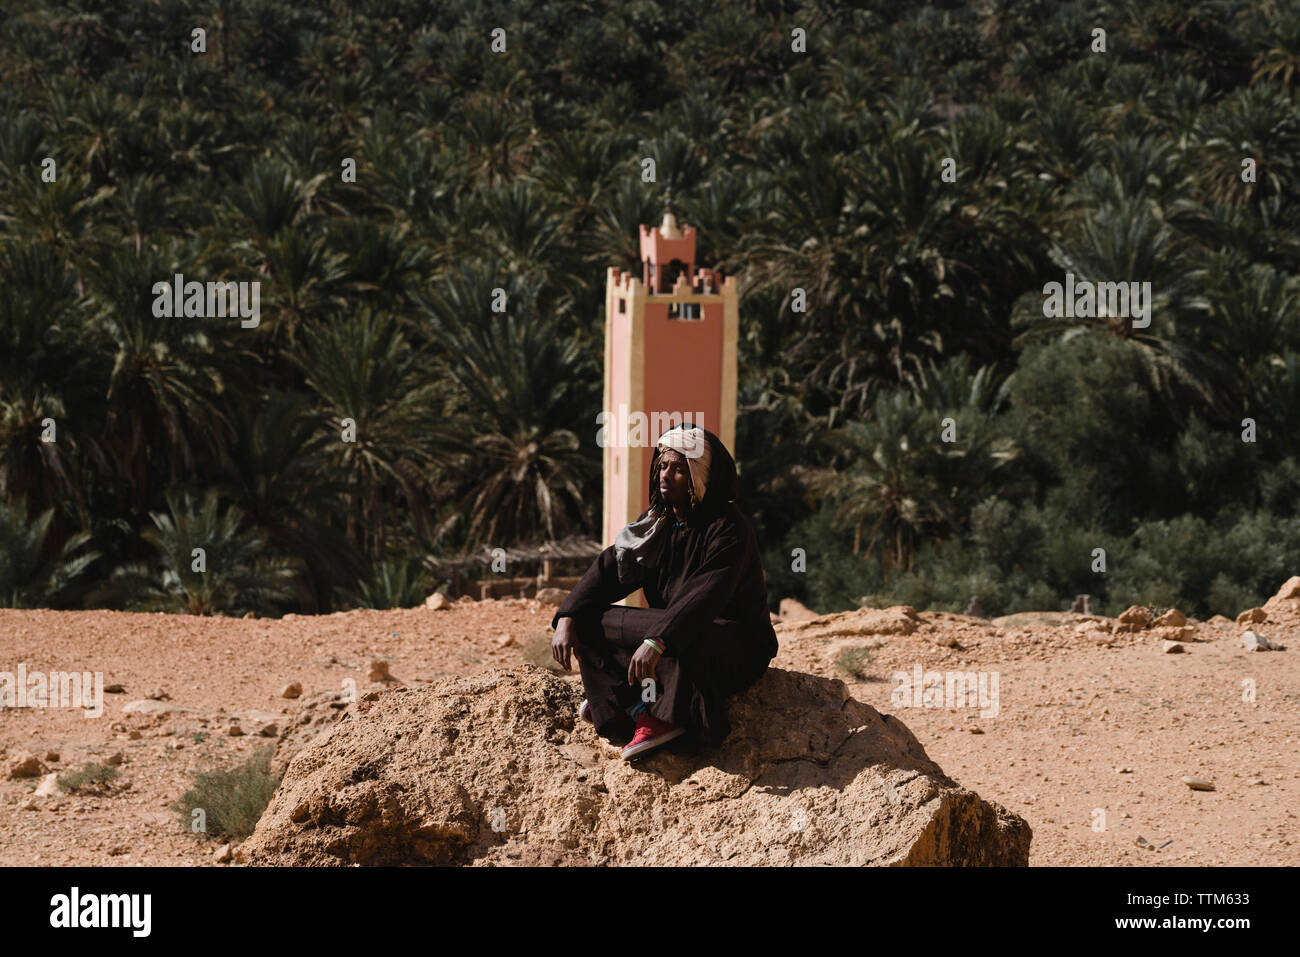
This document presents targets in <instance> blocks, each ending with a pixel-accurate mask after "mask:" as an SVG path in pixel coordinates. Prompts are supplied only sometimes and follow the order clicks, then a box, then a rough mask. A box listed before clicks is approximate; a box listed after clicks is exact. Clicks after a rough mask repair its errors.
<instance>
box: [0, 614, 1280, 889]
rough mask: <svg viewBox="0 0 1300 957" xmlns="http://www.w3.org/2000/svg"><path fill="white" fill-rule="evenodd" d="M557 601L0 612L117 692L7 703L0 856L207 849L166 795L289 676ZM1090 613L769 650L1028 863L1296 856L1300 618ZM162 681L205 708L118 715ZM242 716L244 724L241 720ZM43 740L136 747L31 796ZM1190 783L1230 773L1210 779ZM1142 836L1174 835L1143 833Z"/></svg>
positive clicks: (522, 651)
mask: <svg viewBox="0 0 1300 957" xmlns="http://www.w3.org/2000/svg"><path fill="white" fill-rule="evenodd" d="M1293 604H1295V605H1297V606H1300V598H1298V599H1296V600H1295V601H1294V602H1293ZM553 611H554V609H553V608H551V607H549V606H546V605H541V604H539V603H537V602H536V601H531V600H522V599H506V600H500V601H486V602H472V601H466V602H460V603H456V604H455V605H454V606H453V607H452V608H450V609H448V610H444V611H437V612H435V611H429V610H426V609H424V608H417V609H405V610H394V611H353V612H345V613H339V614H334V615H328V616H320V617H302V616H292V615H290V616H286V618H284V619H280V620H272V619H254V620H243V619H223V618H199V617H192V616H176V615H160V614H155V615H150V614H127V613H121V612H107V611H88V612H54V611H21V610H0V672H10V673H16V672H17V669H18V665H19V664H20V663H21V664H24V665H25V666H26V669H27V672H28V673H29V674H31V673H35V672H50V671H69V670H74V669H76V670H87V671H92V672H94V671H99V672H102V673H103V675H104V682H105V683H106V684H113V683H117V684H121V685H122V686H123V687H124V693H120V694H105V695H104V702H105V704H104V713H103V715H102V716H101V717H98V718H86V717H84V716H83V713H82V712H81V711H80V710H77V709H66V708H58V709H56V708H45V709H41V708H24V709H15V708H4V709H0V864H4V865H16V864H40V865H48V864H92V865H115V866H122V865H154V864H196V865H202V864H211V863H212V862H213V851H214V849H215V847H216V842H214V841H210V840H200V839H196V838H195V837H193V836H191V835H190V834H188V833H185V832H184V831H182V829H181V824H180V819H179V818H178V816H177V814H176V812H174V811H172V810H170V809H169V805H171V804H172V802H174V801H175V800H176V799H177V798H178V797H179V796H180V795H181V794H182V793H183V792H184V791H185V790H186V789H187V787H188V786H189V783H190V779H191V777H192V776H193V774H194V773H195V772H196V771H198V770H206V769H211V768H214V767H217V766H228V765H230V764H232V763H234V762H235V761H236V760H237V759H239V758H242V757H244V756H246V755H248V754H250V753H251V752H252V751H253V750H255V749H256V748H259V747H265V746H267V745H269V744H271V743H272V739H270V738H268V737H261V736H259V735H258V731H259V729H261V728H262V727H263V726H264V725H266V724H268V723H272V722H273V721H274V718H275V716H276V715H290V714H292V713H293V712H294V711H295V709H296V707H297V705H296V702H294V701H292V700H286V699H284V698H282V697H280V691H281V689H282V688H283V687H284V686H285V685H286V684H287V683H289V682H291V681H298V682H301V683H302V685H303V688H304V691H305V693H307V694H310V693H311V692H313V691H322V690H334V689H339V688H341V687H343V683H344V681H345V680H348V679H351V680H353V681H355V682H356V686H357V688H359V689H364V688H366V687H370V686H371V685H370V683H369V682H368V679H367V666H368V664H369V662H370V661H371V660H373V659H383V660H386V661H388V662H389V665H390V669H391V673H392V675H393V676H394V677H395V678H396V679H398V680H400V681H403V682H407V683H416V682H422V681H429V680H432V679H434V678H436V677H439V676H441V675H445V674H453V673H454V674H471V673H474V672H477V671H481V670H484V669H487V668H490V667H493V666H496V665H506V664H515V663H518V662H520V661H522V660H533V661H534V662H536V663H543V662H544V661H545V660H546V656H547V654H548V646H549V634H550V631H549V620H550V616H551V614H552V613H553ZM1080 618H1081V616H1077V615H1067V614H1058V615H1053V614H1043V615H1039V616H1033V615H1029V616H1013V617H1012V618H1010V619H1000V620H998V621H997V622H988V621H984V620H981V619H975V618H968V617H965V616H960V615H951V614H946V613H935V612H921V613H920V616H919V619H920V624H919V626H918V627H917V628H916V630H915V631H914V632H913V633H911V634H880V635H859V636H852V637H850V638H847V639H845V638H834V639H826V638H819V637H811V638H810V637H807V636H806V635H804V636H802V637H801V635H800V633H799V627H798V626H797V625H785V624H783V625H780V626H778V634H779V635H780V637H781V643H782V649H781V653H780V655H779V656H778V657H777V659H776V661H775V662H774V664H775V665H776V666H778V667H784V668H792V669H797V670H806V671H812V672H815V673H818V674H823V675H827V676H835V677H844V678H846V680H849V682H850V686H851V690H852V692H853V694H854V695H855V697H858V698H860V699H861V700H864V701H866V702H868V703H870V704H872V705H873V706H875V707H876V708H878V709H880V710H881V711H885V712H888V713H891V714H895V715H897V716H898V717H899V718H900V719H901V720H902V721H903V722H904V723H905V724H907V725H908V727H910V728H911V729H912V731H913V733H915V734H916V736H917V738H918V739H919V740H920V741H921V743H922V744H923V745H924V747H925V749H926V751H927V752H928V753H929V754H930V756H931V757H932V758H934V759H935V760H936V761H937V762H938V763H939V765H940V766H941V767H942V768H943V769H944V770H945V771H946V772H947V773H948V774H949V775H950V776H951V777H952V778H954V779H955V780H957V781H958V782H959V783H961V784H963V785H965V786H967V787H970V788H972V789H974V790H975V791H977V792H978V793H979V794H980V795H981V796H983V797H985V798H989V799H992V800H996V801H998V802H1000V803H1002V804H1004V805H1006V806H1007V807H1009V808H1011V809H1012V810H1014V811H1016V812H1017V813H1019V814H1021V815H1022V816H1024V817H1025V818H1026V819H1027V820H1028V821H1029V822H1030V824H1031V826H1032V827H1033V829H1034V839H1033V845H1032V853H1031V864H1034V865H1040V864H1047V865H1051V864H1077V865H1125V864H1166V863H1177V864H1247V865H1276V864H1283V865H1286V864H1289V865H1296V864H1300V839H1298V838H1297V837H1296V824H1297V811H1298V810H1300V736H1298V731H1297V728H1298V723H1297V709H1298V708H1300V614H1295V615H1291V616H1289V617H1288V616H1287V615H1275V617H1274V618H1273V619H1271V620H1270V622H1269V623H1268V624H1264V625H1260V626H1257V630H1258V631H1260V632H1261V633H1264V634H1267V635H1268V637H1270V638H1274V639H1277V640H1280V641H1282V642H1284V643H1285V644H1287V646H1288V650H1286V651H1277V652H1255V653H1251V652H1247V651H1245V650H1244V649H1242V648H1240V647H1238V645H1237V637H1238V635H1239V633H1240V629H1238V628H1237V626H1235V625H1233V624H1226V625H1219V626H1212V625H1208V624H1202V623H1196V626H1195V637H1196V639H1197V640H1195V641H1191V642H1188V643H1186V644H1185V645H1184V647H1185V648H1186V652H1185V653H1183V654H1166V653H1164V652H1163V651H1162V642H1161V641H1160V640H1159V639H1158V637H1156V636H1154V635H1152V634H1151V633H1149V632H1147V633H1141V632H1139V633H1137V634H1134V635H1114V636H1111V643H1110V645H1109V646H1105V645H1102V644H1099V643H1098V641H1099V635H1098V633H1097V631H1096V627H1097V625H1098V624H1101V625H1102V626H1108V625H1113V621H1110V620H1106V621H1102V622H1096V621H1094V622H1086V621H1085V622H1083V623H1080ZM845 643H848V644H849V645H853V646H855V647H859V646H862V645H864V644H866V645H875V646H876V647H874V648H873V650H872V651H871V655H872V658H871V660H870V661H869V662H868V663H867V664H865V666H864V667H863V675H864V679H863V680H857V679H852V678H849V677H848V676H847V675H846V673H844V672H841V671H840V670H839V669H838V668H837V665H836V660H837V659H836V655H837V654H838V650H839V648H840V647H841V646H843V645H844V644H845ZM917 664H919V665H920V666H921V667H922V668H923V669H925V670H931V669H934V670H939V671H950V670H958V669H959V670H962V671H968V670H969V671H976V672H984V673H985V674H986V676H991V675H992V673H994V672H996V673H997V675H998V679H997V680H998V692H999V693H998V713H997V714H996V715H995V716H994V715H989V714H986V715H985V716H981V715H980V714H979V708H978V707H967V708H956V709H953V708H944V707H904V706H901V705H900V704H899V703H897V702H896V701H891V692H892V691H894V689H895V687H896V684H895V681H894V680H893V676H894V675H895V674H896V673H897V672H906V673H909V674H911V673H912V671H913V668H914V666H915V665H917ZM1248 679H1249V682H1253V685H1254V689H1255V700H1254V701H1253V702H1251V701H1245V700H1243V687H1246V686H1247V685H1248ZM572 680H577V679H576V674H574V675H573V676H572ZM1244 683H1245V684H1244ZM153 689H162V690H163V691H165V692H166V693H167V695H169V698H170V700H168V701H166V703H167V704H168V705H179V706H185V707H191V708H195V709H198V710H196V711H194V712H177V713H172V714H165V715H158V714H153V715H151V714H140V713H124V712H123V706H124V705H126V704H127V703H128V702H132V701H137V700H140V699H143V698H145V697H146V694H147V693H148V692H149V691H151V690H153ZM239 712H242V713H244V714H243V715H242V716H241V717H239V718H238V719H234V720H237V721H238V723H239V724H240V726H241V728H242V729H243V730H244V731H245V732H246V733H245V734H244V735H242V736H231V735H229V734H228V733H227V731H228V727H229V725H230V724H231V723H232V717H231V716H232V715H233V714H235V713H239ZM248 712H254V713H253V714H249V713H248ZM281 723H282V722H281ZM977 729H978V730H977ZM28 751H30V752H34V753H36V754H38V755H39V756H40V757H42V758H43V759H44V758H45V757H46V755H47V753H48V752H55V753H57V755H58V760H57V761H55V760H52V759H51V760H46V762H45V763H46V764H47V765H48V768H49V770H50V771H58V772H60V773H62V772H63V771H66V770H71V769H75V768H77V767H80V766H82V765H84V764H86V763H89V762H95V761H104V760H105V759H106V758H108V757H109V756H111V755H114V754H115V753H119V752H120V754H121V756H122V763H121V765H120V770H121V772H122V774H121V777H120V779H119V780H118V781H117V782H115V783H114V784H113V785H112V786H111V787H110V789H109V791H108V792H107V793H105V794H100V795H95V794H65V793H62V792H59V793H57V794H55V795H54V796H51V797H37V796H35V793H34V792H35V788H36V786H37V784H38V783H39V781H40V778H28V779H9V778H7V777H5V776H4V775H5V774H6V773H7V769H8V767H9V765H10V764H11V763H12V762H13V759H14V758H15V757H17V756H18V755H19V754H21V753H23V752H28ZM1121 769H1124V770H1122V771H1121ZM1184 775H1192V776H1194V777H1198V778H1203V779H1207V780H1209V781H1212V782H1213V783H1214V785H1215V788H1216V789H1215V790H1214V791H1193V790H1191V789H1189V788H1188V787H1187V785H1185V784H1184V783H1183V782H1182V780H1181V778H1182V777H1183V776H1184ZM1103 824H1104V827H1102V826H1100V825H1103ZM1139 836H1141V837H1143V838H1145V839H1146V840H1147V841H1148V842H1150V843H1151V844H1152V845H1164V846H1163V847H1162V848H1161V849H1160V850H1146V849H1142V848H1140V847H1138V846H1137V845H1136V844H1135V841H1136V839H1137V838H1138V837H1139Z"/></svg>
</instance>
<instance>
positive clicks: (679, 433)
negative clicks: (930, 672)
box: [551, 424, 777, 758]
mask: <svg viewBox="0 0 1300 957" xmlns="http://www.w3.org/2000/svg"><path fill="white" fill-rule="evenodd" d="M735 497H736V464H735V461H734V460H733V459H732V457H731V453H730V452H728V451H727V448H726V446H724V445H723V444H722V442H721V440H720V439H718V437H717V436H716V435H714V434H713V433H712V432H709V431H708V430H707V429H703V428H700V427H698V426H694V425H690V424H685V425H682V426H678V427H677V428H674V429H669V430H668V431H667V432H665V433H664V434H663V436H661V437H660V439H659V441H658V443H657V444H656V447H655V452H654V455H653V456H652V457H651V460H650V507H649V508H648V509H647V510H646V511H645V512H643V513H642V515H641V517H640V518H638V519H637V520H636V521H635V522H632V523H630V524H628V525H626V526H624V528H623V530H622V531H621V532H619V534H618V537H617V538H616V539H615V541H614V544H613V545H611V546H610V547H609V548H606V549H605V550H604V551H603V552H601V554H600V556H599V557H598V558H597V559H596V560H595V561H594V562H593V563H592V565H591V567H590V568H589V569H587V573H586V574H585V575H583V576H582V579H581V580H580V581H579V582H578V585H577V587H575V588H574V589H573V591H572V592H570V593H569V596H568V597H567V598H566V599H565V601H564V603H563V604H562V605H560V608H559V610H558V611H556V613H555V617H554V618H553V619H552V620H551V627H552V628H554V629H555V637H554V639H553V640H552V641H551V651H552V653H553V654H554V655H555V659H556V661H558V662H559V663H560V665H561V666H562V667H563V668H564V669H565V670H566V671H568V670H569V668H570V656H571V655H573V656H576V657H577V659H578V663H579V671H580V672H581V674H582V683H583V687H584V688H585V689H586V692H587V700H586V701H584V702H583V703H582V706H581V709H580V710H581V713H582V717H583V718H585V719H586V720H588V721H591V722H592V723H593V724H595V726H596V730H597V732H598V733H599V734H601V735H603V736H605V737H608V738H613V737H620V738H624V739H625V738H626V735H627V733H628V731H629V730H630V726H631V724H632V722H633V721H635V728H634V729H632V730H633V733H632V740H631V741H630V742H629V743H628V744H627V746H626V747H624V748H623V757H624V758H631V757H634V756H635V755H638V754H643V753H645V752H646V751H650V750H652V749H654V748H657V747H659V746H661V745H663V744H666V743H667V742H669V741H672V740H674V739H675V738H678V737H680V736H682V735H684V734H687V733H688V732H689V733H691V735H692V739H693V740H694V742H695V743H696V744H698V743H700V742H703V743H704V744H706V745H709V746H716V745H718V744H721V743H722V740H723V739H724V738H725V737H726V736H727V733H728V732H729V731H730V725H729V724H728V722H727V698H728V697H729V696H730V695H732V694H735V693H737V692H740V691H743V690H744V689H746V688H748V687H750V686H751V685H752V684H754V682H756V681H757V680H758V679H759V677H760V676H761V675H762V674H763V672H764V671H766V670H767V666H768V663H769V662H770V661H771V660H772V659H773V658H774V657H775V656H776V651H777V641H776V632H775V631H773V629H772V624H771V619H770V617H769V613H768V608H767V587H766V582H765V579H764V576H763V566H762V563H761V561H760V559H759V554H758V543H757V538H756V536H755V534H754V529H753V526H752V525H751V524H750V522H749V520H748V519H747V518H746V517H745V516H744V514H742V513H741V511H740V509H739V508H737V506H736V503H735ZM637 588H641V589H643V590H644V592H645V597H646V602H647V604H648V605H649V606H650V607H648V608H629V607H625V606H622V605H615V604H613V603H614V602H616V601H618V600H620V599H622V598H624V597H626V596H627V595H630V594H631V593H632V592H633V591H635V590H636V589H637ZM688 740H690V739H688Z"/></svg>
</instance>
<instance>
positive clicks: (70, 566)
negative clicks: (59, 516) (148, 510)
mask: <svg viewBox="0 0 1300 957" xmlns="http://www.w3.org/2000/svg"><path fill="white" fill-rule="evenodd" d="M53 516H54V510H53V509H47V510H46V511H44V512H42V513H41V514H40V515H38V516H36V518H35V519H34V520H33V519H29V518H28V517H27V503H26V502H24V501H22V500H19V501H17V502H15V503H14V504H12V505H10V504H6V503H5V502H0V606H2V607H5V608H48V607H57V606H58V604H59V602H60V600H61V599H62V597H63V596H64V595H66V594H67V591H68V589H69V586H70V585H72V584H73V583H74V581H75V580H76V579H77V578H78V577H79V576H81V575H82V573H84V572H85V570H86V568H87V567H88V566H89V565H90V564H91V563H92V562H94V561H95V560H96V559H97V558H99V552H93V551H92V552H83V553H82V554H80V555H78V554H77V552H79V551H80V550H81V549H82V547H83V546H84V545H86V543H87V542H89V541H90V535H89V534H88V533H86V532H78V533H77V534H75V535H71V536H69V537H68V538H67V539H65V540H64V541H63V542H62V544H61V545H59V546H58V547H57V549H56V550H55V553H54V555H53V556H52V557H51V558H50V559H48V560H47V559H45V558H44V556H45V554H46V553H47V552H48V551H49V550H50V549H49V546H50V545H51V544H53V543H51V542H49V541H47V538H48V534H49V531H50V519H51V518H52V517H53Z"/></svg>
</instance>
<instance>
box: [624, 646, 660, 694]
mask: <svg viewBox="0 0 1300 957" xmlns="http://www.w3.org/2000/svg"><path fill="white" fill-rule="evenodd" d="M658 663H659V652H657V651H655V650H654V649H653V648H651V647H650V646H649V645H647V644H644V643H643V644H642V645H641V647H639V648H637V650H636V651H635V652H633V654H632V660H631V661H629V662H628V663H627V683H628V684H630V685H636V684H639V683H640V681H641V679H642V678H654V679H655V680H656V681H658V680H659V679H658V677H657V676H656V675H655V665H657V664H658Z"/></svg>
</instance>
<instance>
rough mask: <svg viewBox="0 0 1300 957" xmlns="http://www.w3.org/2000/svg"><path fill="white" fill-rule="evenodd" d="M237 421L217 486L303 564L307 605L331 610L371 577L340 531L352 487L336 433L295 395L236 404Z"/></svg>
mask: <svg viewBox="0 0 1300 957" xmlns="http://www.w3.org/2000/svg"><path fill="white" fill-rule="evenodd" d="M231 420H232V422H233V423H234V426H235V432H236V434H237V435H238V436H239V442H238V443H237V444H236V445H235V447H234V448H232V449H231V452H230V456H229V458H227V459H224V460H223V461H222V474H221V481H220V482H219V483H218V484H217V485H216V486H215V488H216V489H217V491H218V492H220V493H221V494H222V495H223V496H225V497H227V498H229V499H230V500H231V501H233V503H234V504H235V505H237V506H239V508H240V509H241V510H242V511H243V513H244V514H245V516H246V517H247V520H248V522H249V524H250V525H251V526H252V527H253V528H256V529H257V530H259V531H260V532H262V533H264V534H265V535H266V537H267V540H268V541H270V542H273V543H274V545H275V549H276V551H277V553H279V554H283V555H287V556H291V557H294V558H297V559H300V560H301V561H302V563H303V566H304V568H303V571H304V583H305V585H306V588H307V595H306V596H305V600H304V601H303V603H302V608H303V610H304V611H306V612H308V613H311V612H317V611H322V610H327V609H328V605H329V600H330V596H331V594H332V593H333V592H334V590H335V589H336V588H339V587H341V586H345V585H350V584H351V583H352V582H354V581H355V580H356V579H357V578H359V577H362V576H364V575H365V574H366V562H365V558H364V556H363V555H362V554H361V553H360V551H358V549H357V547H356V545H355V544H354V543H353V541H352V540H350V539H349V538H348V537H347V536H346V535H344V534H343V532H342V531H341V530H340V528H339V526H341V525H342V524H343V521H344V511H345V506H344V503H345V502H346V499H347V493H348V487H347V484H346V482H345V481H344V477H343V476H342V475H340V474H338V473H337V471H335V470H332V469H331V468H330V464H331V463H330V457H331V452H332V451H333V449H334V448H335V446H334V442H335V440H334V438H333V436H331V435H330V434H328V433H325V432H323V431H321V429H320V427H319V423H318V421H317V419H316V417H315V416H313V415H312V414H311V410H310V408H309V406H308V403H307V400H306V399H305V398H303V397H302V396H301V395H298V394H294V393H284V392H272V393H271V394H270V395H268V396H266V397H265V398H264V399H262V400H260V401H256V402H254V401H250V400H242V401H238V402H237V403H236V404H235V405H234V408H233V410H232V415H231Z"/></svg>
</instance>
